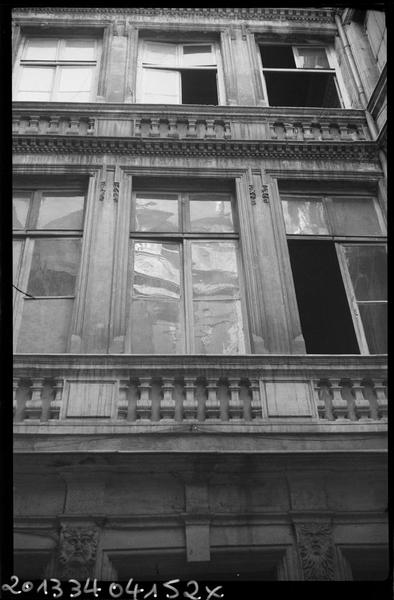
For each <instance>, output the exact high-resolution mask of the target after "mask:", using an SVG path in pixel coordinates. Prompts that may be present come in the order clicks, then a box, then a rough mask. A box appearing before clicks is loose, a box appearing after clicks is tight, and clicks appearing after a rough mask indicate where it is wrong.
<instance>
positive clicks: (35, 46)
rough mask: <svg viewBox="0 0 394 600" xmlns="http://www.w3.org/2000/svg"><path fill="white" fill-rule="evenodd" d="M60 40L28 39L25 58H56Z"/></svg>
mask: <svg viewBox="0 0 394 600" xmlns="http://www.w3.org/2000/svg"><path fill="white" fill-rule="evenodd" d="M57 45H58V40H57V39H55V38H37V39H34V38H31V39H29V40H28V41H27V44H26V52H25V55H24V57H23V58H24V59H25V60H54V59H55V58H56V52H57Z"/></svg>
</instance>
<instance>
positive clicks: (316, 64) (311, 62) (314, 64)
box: [295, 46, 330, 69]
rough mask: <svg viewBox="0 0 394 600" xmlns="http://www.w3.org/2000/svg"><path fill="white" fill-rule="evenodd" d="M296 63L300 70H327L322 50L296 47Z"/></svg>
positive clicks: (325, 58)
mask: <svg viewBox="0 0 394 600" xmlns="http://www.w3.org/2000/svg"><path fill="white" fill-rule="evenodd" d="M295 51H296V61H297V67H298V68H300V69H329V68H330V65H329V64H328V60H327V54H326V51H325V49H324V48H304V47H299V46H297V47H296V48H295Z"/></svg>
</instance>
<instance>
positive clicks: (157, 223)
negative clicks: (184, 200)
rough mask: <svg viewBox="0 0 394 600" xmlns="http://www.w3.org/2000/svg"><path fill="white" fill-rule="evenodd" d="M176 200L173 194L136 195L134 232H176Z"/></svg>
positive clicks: (177, 227)
mask: <svg viewBox="0 0 394 600" xmlns="http://www.w3.org/2000/svg"><path fill="white" fill-rule="evenodd" d="M178 221H179V219H178V199H177V196H176V195H175V194H163V195H160V196H156V197H152V194H138V195H137V197H136V212H135V229H136V231H178V230H179V223H178Z"/></svg>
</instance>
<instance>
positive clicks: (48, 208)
mask: <svg viewBox="0 0 394 600" xmlns="http://www.w3.org/2000/svg"><path fill="white" fill-rule="evenodd" d="M83 205H84V197H83V196H46V195H45V196H43V197H42V199H41V202H40V209H39V213H38V220H37V229H82V221H83Z"/></svg>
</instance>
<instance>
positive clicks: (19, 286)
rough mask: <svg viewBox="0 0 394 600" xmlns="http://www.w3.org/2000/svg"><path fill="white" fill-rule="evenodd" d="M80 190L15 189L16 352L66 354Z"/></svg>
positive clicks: (78, 242)
mask: <svg viewBox="0 0 394 600" xmlns="http://www.w3.org/2000/svg"><path fill="white" fill-rule="evenodd" d="M84 204H85V197H84V193H83V191H82V190H81V189H70V188H67V189H66V188H65V189H62V190H59V188H58V187H56V188H45V189H42V188H41V189H36V188H30V189H26V188H25V187H21V188H18V187H16V188H15V191H14V195H13V234H14V236H13V247H14V253H13V258H14V264H13V278H14V286H16V287H15V289H14V291H15V304H14V306H15V318H16V328H15V329H16V335H15V338H16V351H17V352H65V350H66V347H67V340H68V335H69V325H70V320H71V312H72V308H73V302H74V297H75V287H76V281H77V275H78V270H79V263H80V256H81V244H82V239H81V238H82V229H83V220H84Z"/></svg>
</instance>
